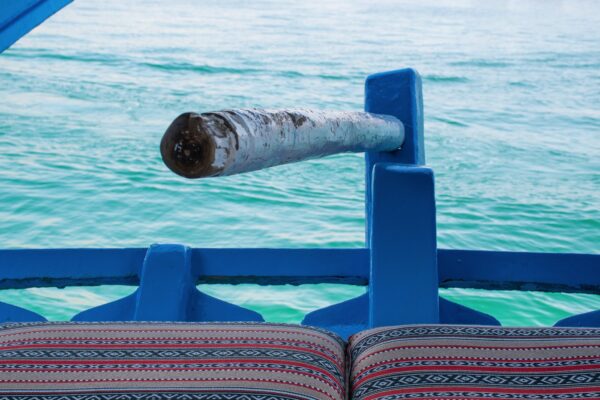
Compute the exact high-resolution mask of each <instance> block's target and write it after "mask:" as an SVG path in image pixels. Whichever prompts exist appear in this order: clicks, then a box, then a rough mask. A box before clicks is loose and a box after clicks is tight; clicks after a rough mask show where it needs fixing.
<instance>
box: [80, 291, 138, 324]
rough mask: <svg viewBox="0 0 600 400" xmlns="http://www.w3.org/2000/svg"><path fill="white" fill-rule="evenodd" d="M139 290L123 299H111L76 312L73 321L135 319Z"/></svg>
mask: <svg viewBox="0 0 600 400" xmlns="http://www.w3.org/2000/svg"><path fill="white" fill-rule="evenodd" d="M137 296H138V294H137V290H136V291H135V292H134V293H132V294H130V295H129V296H125V297H123V298H122V299H119V300H115V301H111V302H110V303H106V304H102V305H99V306H97V307H93V308H90V309H88V310H84V311H82V312H80V313H79V314H76V315H75V316H74V317H73V318H71V321H84V322H90V321H133V313H134V311H135V306H136V300H137Z"/></svg>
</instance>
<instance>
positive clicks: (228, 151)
mask: <svg viewBox="0 0 600 400" xmlns="http://www.w3.org/2000/svg"><path fill="white" fill-rule="evenodd" d="M403 141H404V127H403V125H402V123H401V122H400V121H399V120H398V119H396V118H395V117H391V116H387V115H377V114H371V113H366V112H332V111H311V110H281V111H269V110H257V109H249V110H226V111H218V112H209V113H203V114H196V113H185V114H181V115H180V116H179V117H177V118H176V119H175V120H174V121H173V123H172V124H171V125H170V126H169V128H168V129H167V131H166V132H165V134H164V136H163V138H162V141H161V144H160V151H161V154H162V159H163V161H164V162H165V164H166V165H167V167H169V168H170V169H171V170H172V171H173V172H175V173H176V174H178V175H181V176H184V177H186V178H204V177H211V176H225V175H233V174H238V173H242V172H249V171H256V170H259V169H263V168H268V167H273V166H276V165H281V164H287V163H291V162H296V161H301V160H307V159H311V158H317V157H324V156H328V155H331V154H336V153H342V152H364V151H392V150H396V149H398V148H399V147H400V146H401V145H402V143H403Z"/></svg>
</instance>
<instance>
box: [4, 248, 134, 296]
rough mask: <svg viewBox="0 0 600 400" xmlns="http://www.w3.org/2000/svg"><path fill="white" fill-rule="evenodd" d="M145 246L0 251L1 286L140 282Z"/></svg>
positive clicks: (92, 284) (125, 283) (56, 285)
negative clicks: (131, 247)
mask: <svg viewBox="0 0 600 400" xmlns="http://www.w3.org/2000/svg"><path fill="white" fill-rule="evenodd" d="M145 255H146V249H36V250H0V289H19V288H27V287H65V286H88V285H89V286H95V285H111V284H112V285H137V284H138V282H139V272H140V270H141V267H142V263H143V261H144V256H145Z"/></svg>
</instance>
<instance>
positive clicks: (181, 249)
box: [133, 244, 196, 321]
mask: <svg viewBox="0 0 600 400" xmlns="http://www.w3.org/2000/svg"><path fill="white" fill-rule="evenodd" d="M191 253H192V252H191V249H190V248H189V247H187V246H183V245H179V244H170V245H164V244H163V245H152V246H150V248H149V249H148V253H147V254H146V258H145V260H144V267H143V269H142V276H141V279H140V281H141V283H140V287H139V288H138V290H137V299H136V305H135V310H134V313H133V319H134V320H135V321H187V320H188V313H189V309H190V306H191V303H192V296H193V294H194V292H195V291H196V286H195V279H194V277H193V276H192V273H191V270H192V269H191Z"/></svg>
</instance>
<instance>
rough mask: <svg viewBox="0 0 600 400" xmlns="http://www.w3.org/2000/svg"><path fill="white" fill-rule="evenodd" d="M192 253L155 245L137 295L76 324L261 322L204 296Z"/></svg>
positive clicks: (86, 315)
mask: <svg viewBox="0 0 600 400" xmlns="http://www.w3.org/2000/svg"><path fill="white" fill-rule="evenodd" d="M191 259H192V249H190V248H189V247H187V246H183V245H179V244H163V245H152V246H150V248H149V249H148V252H147V253H146V257H145V258H144V263H143V267H142V271H141V277H140V284H139V287H138V289H137V290H136V291H135V293H133V294H131V295H129V296H127V297H125V298H123V299H119V300H117V301H114V302H112V303H108V304H104V305H101V306H98V307H95V308H92V309H89V310H85V311H83V312H81V313H79V314H77V315H76V316H75V317H73V320H74V321H107V320H110V321H262V320H263V318H262V316H261V315H260V314H258V313H256V312H254V311H251V310H248V309H245V308H243V307H239V306H236V305H234V304H230V303H227V302H225V301H222V300H219V299H216V298H214V297H212V296H208V295H206V294H204V293H201V292H199V291H198V289H196V282H197V281H198V277H197V276H195V274H194V273H193V270H192V261H191Z"/></svg>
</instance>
